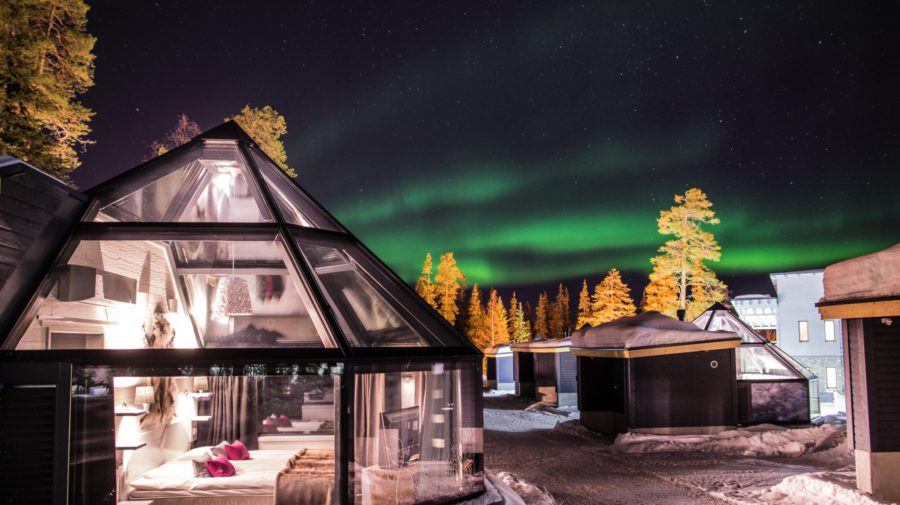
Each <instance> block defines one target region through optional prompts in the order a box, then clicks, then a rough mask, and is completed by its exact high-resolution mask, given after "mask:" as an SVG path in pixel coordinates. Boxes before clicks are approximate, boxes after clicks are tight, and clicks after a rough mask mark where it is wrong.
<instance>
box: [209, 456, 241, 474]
mask: <svg viewBox="0 0 900 505" xmlns="http://www.w3.org/2000/svg"><path fill="white" fill-rule="evenodd" d="M206 469H207V470H209V474H210V475H212V476H213V477H229V476H231V475H234V465H232V464H231V461H228V458H226V457H225V456H223V455H220V456H216V457H215V458H214V459H211V460H209V461H207V462H206Z"/></svg>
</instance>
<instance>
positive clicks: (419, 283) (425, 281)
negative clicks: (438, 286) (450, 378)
mask: <svg viewBox="0 0 900 505" xmlns="http://www.w3.org/2000/svg"><path fill="white" fill-rule="evenodd" d="M432 270H433V267H432V266H431V253H427V254H425V264H424V265H423V266H422V273H421V274H419V278H418V280H416V293H418V294H419V296H421V297H422V299H423V300H425V301H426V302H428V305H431V306H432V307H434V309H435V310H437V308H438V306H437V301H436V300H435V285H434V283H432V282H431V271H432Z"/></svg>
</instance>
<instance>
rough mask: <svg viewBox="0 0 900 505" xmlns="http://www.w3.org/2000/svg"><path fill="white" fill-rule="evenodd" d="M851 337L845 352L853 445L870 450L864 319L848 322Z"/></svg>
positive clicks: (863, 449)
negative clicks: (848, 379)
mask: <svg viewBox="0 0 900 505" xmlns="http://www.w3.org/2000/svg"><path fill="white" fill-rule="evenodd" d="M847 327H848V329H849V337H848V339H847V346H846V347H845V348H844V352H845V353H847V356H848V362H849V364H850V370H849V376H850V394H849V395H847V399H848V401H850V402H851V405H850V407H851V408H852V413H853V415H852V419H853V446H854V448H856V449H859V450H862V451H870V450H871V443H870V439H869V408H868V403H869V392H868V387H867V386H866V373H865V369H866V353H865V334H864V325H863V320H862V319H851V320H849V321H848V322H847Z"/></svg>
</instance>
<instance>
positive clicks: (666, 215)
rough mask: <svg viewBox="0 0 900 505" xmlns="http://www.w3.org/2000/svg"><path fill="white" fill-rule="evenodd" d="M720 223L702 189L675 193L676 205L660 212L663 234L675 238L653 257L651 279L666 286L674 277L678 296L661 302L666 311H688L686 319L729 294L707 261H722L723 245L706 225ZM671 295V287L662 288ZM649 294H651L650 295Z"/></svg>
mask: <svg viewBox="0 0 900 505" xmlns="http://www.w3.org/2000/svg"><path fill="white" fill-rule="evenodd" d="M716 224H719V219H718V218H717V217H716V213H715V212H713V210H712V203H711V202H710V201H709V199H708V198H707V197H706V194H705V193H703V191H701V190H699V189H697V188H691V189H689V190H687V191H686V192H685V193H684V195H675V205H673V206H672V207H671V208H670V209H669V210H664V211H661V212H660V213H659V219H658V220H657V226H658V228H659V233H660V234H662V235H671V236H673V237H674V238H672V239H670V240H667V241H666V243H665V244H664V245H663V246H662V247H660V248H659V252H660V253H662V254H660V255H659V256H656V257H655V258H653V259H651V260H650V262H651V263H653V273H651V276H650V279H651V283H654V280H655V281H656V286H655V287H657V286H662V287H663V288H665V285H664V284H663V282H669V279H671V280H672V281H674V284H675V286H674V287H675V292H676V296H677V298H676V299H675V300H670V301H669V302H668V303H666V302H662V303H660V305H662V306H664V307H666V309H667V310H666V312H669V311H670V310H673V309H672V308H671V306H672V305H674V309H684V310H686V311H687V319H688V320H690V319H692V318H693V317H696V316H698V315H700V314H701V313H702V312H703V311H704V310H706V308H707V307H708V305H709V304H712V303H715V302H720V301H723V300H724V299H725V297H726V296H727V292H728V288H727V286H725V284H724V283H723V282H722V281H720V280H719V279H718V278H717V277H716V274H715V273H714V272H713V271H712V270H711V269H710V268H709V266H707V264H706V262H708V261H719V259H720V258H721V248H720V247H719V244H718V243H717V242H716V239H715V237H714V236H713V234H712V233H710V232H708V231H706V229H705V228H704V227H705V226H708V225H716ZM659 291H660V294H662V295H668V294H669V292H670V291H669V290H665V289H660V290H659ZM648 298H649V297H648Z"/></svg>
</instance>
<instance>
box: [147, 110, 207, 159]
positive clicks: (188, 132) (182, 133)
mask: <svg viewBox="0 0 900 505" xmlns="http://www.w3.org/2000/svg"><path fill="white" fill-rule="evenodd" d="M200 133H201V131H200V125H198V124H197V123H195V122H193V121H191V119H190V118H189V117H187V114H179V115H178V117H177V119H176V120H175V127H174V128H172V129H171V130H169V131H167V132H166V134H165V135H164V136H163V138H162V140H155V141H153V143H152V144H150V157H151V158H154V157H156V156H159V155H161V154H165V153H167V152H169V151H171V150H172V149H175V148H176V147H178V146H180V145H182V144H187V143H188V142H189V141H190V140H191V139H192V138H194V137H196V136H197V135H200Z"/></svg>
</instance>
